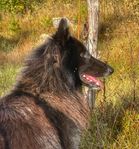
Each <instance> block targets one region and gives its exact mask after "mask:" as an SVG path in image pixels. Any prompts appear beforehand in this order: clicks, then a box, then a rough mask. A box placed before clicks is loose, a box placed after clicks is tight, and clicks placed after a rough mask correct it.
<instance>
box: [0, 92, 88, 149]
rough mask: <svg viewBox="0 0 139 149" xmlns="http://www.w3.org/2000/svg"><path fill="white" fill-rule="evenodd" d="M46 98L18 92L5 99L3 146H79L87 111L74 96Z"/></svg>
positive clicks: (0, 109) (0, 114) (0, 124)
mask: <svg viewBox="0 0 139 149" xmlns="http://www.w3.org/2000/svg"><path fill="white" fill-rule="evenodd" d="M45 98H48V102H46V101H44V100H43V99H38V98H37V97H35V96H33V95H31V94H29V93H24V92H17V91H14V92H13V93H11V94H9V95H7V96H6V97H4V98H3V99H1V103H0V149H61V148H65V149H74V148H78V145H79V139H80V138H79V136H80V131H81V130H80V128H83V127H85V125H82V124H85V121H86V113H85V112H87V111H84V110H82V107H80V106H81V105H80V103H79V102H76V101H75V102H74V101H72V96H71V97H68V99H67V101H66V99H61V98H58V97H56V96H52V97H50V96H47V97H45ZM62 100H65V102H63V101H62ZM73 100H75V99H74V98H73ZM50 104H51V105H50ZM61 108H62V109H61ZM73 112H74V113H73ZM75 117H76V118H78V119H77V120H76V119H75ZM75 142H76V143H75Z"/></svg>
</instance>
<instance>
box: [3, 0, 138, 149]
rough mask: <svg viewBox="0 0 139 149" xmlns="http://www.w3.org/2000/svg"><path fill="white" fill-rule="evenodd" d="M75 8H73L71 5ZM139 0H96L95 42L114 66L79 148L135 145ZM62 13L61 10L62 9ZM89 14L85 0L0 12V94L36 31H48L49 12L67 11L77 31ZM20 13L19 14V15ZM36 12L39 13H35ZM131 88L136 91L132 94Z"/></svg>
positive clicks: (132, 148)
mask: <svg viewBox="0 0 139 149" xmlns="http://www.w3.org/2000/svg"><path fill="white" fill-rule="evenodd" d="M75 8H76V9H75ZM137 8H138V0H121V1H114V0H107V3H106V1H101V3H100V29H99V44H98V50H99V51H100V56H101V59H102V60H104V61H107V62H108V63H110V64H111V65H112V66H113V67H114V69H115V72H114V74H113V75H112V76H110V77H108V78H106V81H105V86H106V90H105V91H101V92H99V93H98V95H97V102H96V106H95V108H94V110H93V112H92V115H91V122H90V128H89V129H88V130H87V131H86V132H85V134H84V135H83V138H82V142H81V149H138V147H139V145H138V144H139V137H138V134H139V77H138V76H139V65H138V58H139V56H138V55H139V51H138V49H139V33H138V31H139V23H138V22H139V13H138V11H137ZM63 14H64V15H63ZM79 14H80V17H81V21H80V24H79V25H80V26H81V29H82V26H83V23H84V22H85V20H86V16H87V7H86V2H85V0H82V1H81V7H80V9H79V4H78V1H77V0H75V1H74V2H73V1H70V0H68V1H62V0H57V1H55V2H54V1H53V0H50V1H49V2H48V1H46V2H45V1H43V4H41V5H40V6H36V9H35V10H34V12H33V13H27V14H25V15H23V16H20V15H15V16H14V18H12V17H13V16H12V17H11V15H10V14H8V13H3V12H1V20H0V26H1V27H0V30H1V32H0V65H1V66H0V95H4V94H5V93H6V92H7V91H8V90H9V89H10V88H11V87H12V84H14V82H15V77H16V74H17V73H18V71H19V68H20V64H21V63H22V61H23V59H24V57H25V56H26V55H27V54H28V53H29V52H30V49H32V47H34V46H36V45H37V44H38V41H39V39H40V35H41V34H43V33H47V34H51V33H52V32H53V31H54V30H55V29H54V28H53V26H52V18H53V17H61V16H66V17H68V18H69V19H70V20H71V21H72V23H73V24H74V27H73V29H72V32H73V34H74V35H77V30H78V26H79V25H78V17H79ZM21 18H22V19H21ZM36 18H37V19H36ZM134 93H135V94H134Z"/></svg>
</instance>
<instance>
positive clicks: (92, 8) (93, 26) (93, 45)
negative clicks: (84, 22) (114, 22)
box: [87, 0, 99, 57]
mask: <svg viewBox="0 0 139 149" xmlns="http://www.w3.org/2000/svg"><path fill="white" fill-rule="evenodd" d="M87 3H88V39H87V48H88V50H89V52H90V53H91V54H92V55H93V56H94V57H97V56H98V52H97V42H98V7H99V3H98V0H87Z"/></svg>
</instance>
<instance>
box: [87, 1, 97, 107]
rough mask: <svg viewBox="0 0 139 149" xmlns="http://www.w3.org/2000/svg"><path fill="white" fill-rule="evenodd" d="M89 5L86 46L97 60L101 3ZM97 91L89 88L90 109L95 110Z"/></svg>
mask: <svg viewBox="0 0 139 149" xmlns="http://www.w3.org/2000/svg"><path fill="white" fill-rule="evenodd" d="M87 4H88V37H87V42H86V46H87V49H88V50H89V52H90V54H91V55H92V56H94V57H95V58H97V57H98V51H97V45H98V14H99V2H98V0H87ZM96 92H97V89H96V88H94V87H89V88H88V91H87V98H88V101H89V105H90V108H93V107H94V105H95V100H96Z"/></svg>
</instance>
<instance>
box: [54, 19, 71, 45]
mask: <svg viewBox="0 0 139 149" xmlns="http://www.w3.org/2000/svg"><path fill="white" fill-rule="evenodd" d="M54 37H55V39H56V40H57V41H58V42H60V43H61V44H62V45H64V44H65V43H66V41H67V40H68V39H69V37H70V32H69V22H68V20H67V19H66V18H62V19H61V20H60V23H59V26H58V29H57V31H56V34H55V35H54Z"/></svg>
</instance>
